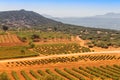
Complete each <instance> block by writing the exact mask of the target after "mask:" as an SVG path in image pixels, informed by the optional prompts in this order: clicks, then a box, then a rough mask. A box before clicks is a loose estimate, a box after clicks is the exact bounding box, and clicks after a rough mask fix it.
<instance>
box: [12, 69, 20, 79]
mask: <svg viewBox="0 0 120 80" xmlns="http://www.w3.org/2000/svg"><path fill="white" fill-rule="evenodd" d="M12 76H13V77H14V79H15V80H20V78H19V77H18V75H17V73H16V72H15V71H12Z"/></svg>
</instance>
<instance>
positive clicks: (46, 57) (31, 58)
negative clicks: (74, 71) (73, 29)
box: [0, 51, 120, 63]
mask: <svg viewBox="0 0 120 80" xmlns="http://www.w3.org/2000/svg"><path fill="white" fill-rule="evenodd" d="M119 53H120V51H104V52H86V53H74V54H61V55H49V56H42V57H41V56H38V57H29V58H19V59H7V60H0V63H4V62H14V61H24V60H36V59H48V58H56V57H68V56H69V57H70V56H78V55H86V54H119Z"/></svg>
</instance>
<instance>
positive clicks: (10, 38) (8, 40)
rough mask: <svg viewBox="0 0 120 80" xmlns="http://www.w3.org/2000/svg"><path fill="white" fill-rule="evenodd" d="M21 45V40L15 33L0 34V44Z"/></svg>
mask: <svg viewBox="0 0 120 80" xmlns="http://www.w3.org/2000/svg"><path fill="white" fill-rule="evenodd" d="M13 45H22V42H21V41H20V40H19V38H18V37H17V36H16V35H15V34H8V35H0V46H13Z"/></svg>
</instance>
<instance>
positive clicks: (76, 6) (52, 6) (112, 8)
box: [0, 0, 120, 17]
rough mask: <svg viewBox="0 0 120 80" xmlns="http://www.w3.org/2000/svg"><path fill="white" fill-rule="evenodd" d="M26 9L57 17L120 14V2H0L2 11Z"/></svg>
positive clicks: (84, 0) (72, 0)
mask: <svg viewBox="0 0 120 80" xmlns="http://www.w3.org/2000/svg"><path fill="white" fill-rule="evenodd" d="M19 9H26V10H32V11H35V12H38V13H40V14H48V15H51V16H55V17H84V16H93V15H99V14H105V13H108V12H115V13H120V0H0V11H7V10H19Z"/></svg>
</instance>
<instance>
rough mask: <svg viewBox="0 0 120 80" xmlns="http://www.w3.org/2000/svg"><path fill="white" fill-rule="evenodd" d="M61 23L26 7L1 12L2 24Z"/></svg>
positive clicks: (10, 25)
mask: <svg viewBox="0 0 120 80" xmlns="http://www.w3.org/2000/svg"><path fill="white" fill-rule="evenodd" d="M59 24H62V23H61V22H58V21H54V20H52V19H48V18H46V17H43V16H42V15H40V14H38V13H36V12H33V11H26V10H24V9H22V10H16V11H3V12H0V25H8V26H9V27H27V28H31V27H40V26H47V27H48V26H49V27H51V26H57V25H59Z"/></svg>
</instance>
